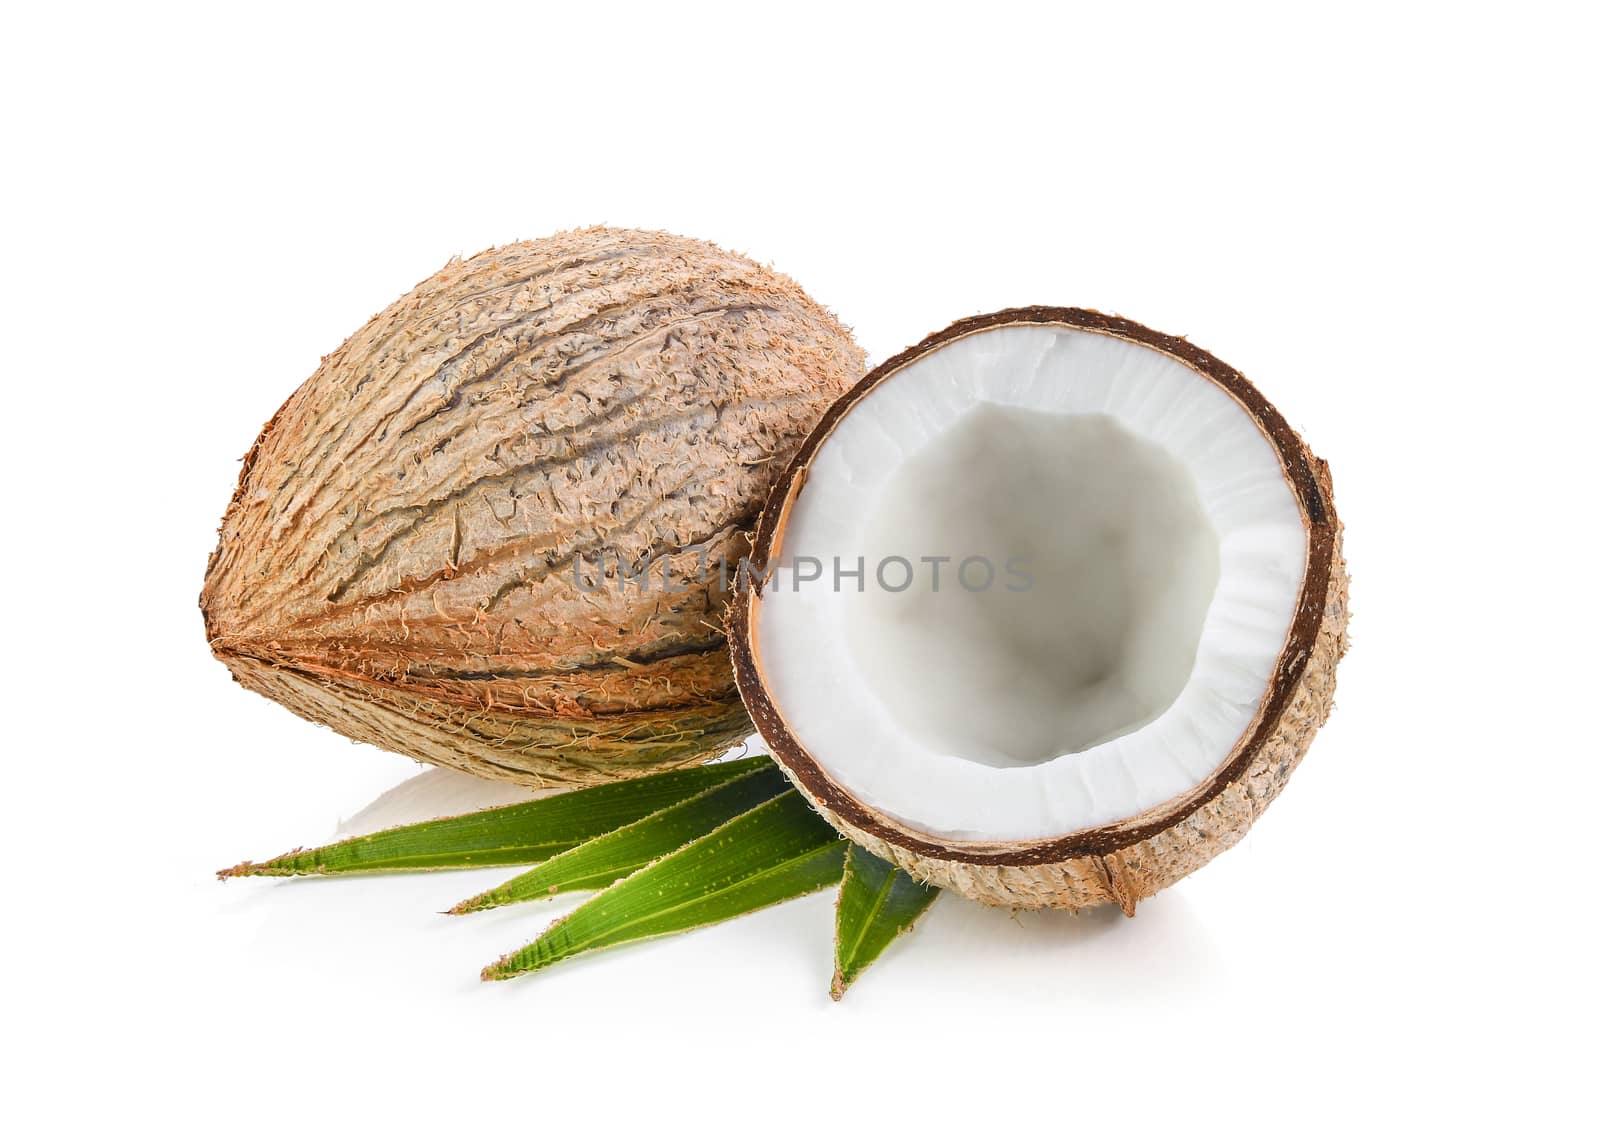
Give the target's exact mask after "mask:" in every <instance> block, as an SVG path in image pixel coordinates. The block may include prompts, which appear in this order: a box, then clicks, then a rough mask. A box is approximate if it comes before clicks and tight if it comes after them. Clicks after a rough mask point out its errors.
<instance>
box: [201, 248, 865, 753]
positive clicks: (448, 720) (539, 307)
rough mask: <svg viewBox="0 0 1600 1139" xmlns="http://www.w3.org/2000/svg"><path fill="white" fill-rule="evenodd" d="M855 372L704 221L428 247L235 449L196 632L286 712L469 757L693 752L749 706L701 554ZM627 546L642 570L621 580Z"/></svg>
mask: <svg viewBox="0 0 1600 1139" xmlns="http://www.w3.org/2000/svg"><path fill="white" fill-rule="evenodd" d="M862 370H863V362H862V356H861V352H860V350H859V349H858V348H857V347H856V346H855V344H854V342H853V341H852V340H851V338H850V335H849V332H848V331H847V330H846V329H845V328H844V327H842V326H841V325H840V324H839V322H838V321H837V320H836V319H835V318H834V317H833V316H832V315H831V314H830V313H828V312H827V311H825V310H824V309H822V308H821V307H819V306H818V305H817V304H816V303H814V302H813V301H812V300H811V299H810V298H809V297H807V296H806V294H805V293H804V292H802V291H801V290H800V288H799V286H797V285H796V284H795V283H794V282H793V281H791V280H789V279H788V278H787V277H783V276H781V275H779V274H777V273H774V272H772V271H770V270H768V269H766V268H763V267H762V266H759V265H756V264H754V263H753V262H751V261H749V260H747V259H745V258H743V257H739V256H736V255H733V254H729V253H726V252H724V251H722V250H720V249H717V248H716V247H715V246H712V245H708V244H705V243H703V242H699V241H693V240H689V239H685V238H681V237H674V236H671V235H669V234H663V233H650V232H641V231H634V230H616V229H589V230H582V231H576V232H571V233H563V234H558V235H556V236H554V237H549V238H545V239H543V240H540V241H533V242H522V243H518V244H515V245H508V246H505V247H503V248H499V249H490V250H486V251H484V252H483V253H480V254H478V255H477V256H475V257H472V258H469V259H467V260H465V261H462V260H453V261H451V262H450V263H449V264H448V265H446V266H445V267H444V268H443V269H441V270H440V271H439V272H438V273H436V274H434V275H433V276H432V277H430V278H428V279H427V280H426V281H423V282H422V283H421V284H420V285H418V286H417V287H416V288H415V289H413V290H412V291H411V292H409V293H407V294H406V295H405V296H404V297H402V298H400V300H398V301H396V302H395V303H394V304H392V305H390V306H389V307H388V308H387V309H385V310H384V311H383V312H381V313H379V314H378V315H377V316H375V317H373V318H372V319H371V320H370V321H368V322H367V324H366V326H365V327H363V328H362V329H361V330H360V331H358V332H357V333H356V334H355V335H354V336H352V337H350V339H349V340H347V341H346V342H345V343H344V345H343V346H342V347H340V348H339V350H338V351H337V352H335V353H333V354H332V355H331V356H328V357H326V358H325V359H324V360H323V361H322V365H321V367H319V368H318V369H317V370H316V372H315V374H313V375H312V377H311V378H310V379H309V380H307V381H306V382H305V383H304V384H303V385H302V386H301V387H300V389H299V390H298V391H296V392H295V393H294V395H292V396H291V397H290V398H289V400H288V402H287V403H285V404H284V405H283V407H282V408H281V409H279V411H278V413H277V415H275V416H274V417H273V418H272V420H271V422H269V423H268V424H267V425H266V427H265V428H264V429H263V431H262V432H261V435H260V437H259V438H258V439H257V440H256V444H255V446H254V447H253V448H252V449H251V451H250V453H249V455H248V456H246V458H245V461H244V470H243V472H242V473H241V475H240V478H239V485H238V489H237V490H236V491H235V492H234V496H233V501H232V503H231V504H230V505H229V507H228V510H227V514H226V516H225V517H224V518H223V521H222V528H221V537H220V540H219V542H218V545H217V549H216V552H215V553H214V554H213V555H212V557H211V561H210V564H209V566H208V567H207V571H206V581H205V588H204V591H203V593H202V594H201V599H200V601H201V608H202V610H203V612H204V614H205V622H206V635H207V637H208V638H209V639H210V642H211V648H212V651H213V652H214V653H215V654H216V655H217V656H218V657H219V658H220V659H221V660H222V661H224V662H225V663H226V664H227V665H228V667H229V668H230V669H231V670H232V671H233V674H234V676H235V677H236V678H237V679H238V680H239V682H240V683H241V684H243V685H245V687H247V688H250V689H253V690H255V691H257V692H260V693H262V694H264V695H266V696H269V697H271V698H272V699H274V700H277V701H279V702H281V703H282V704H284V705H286V706H287V707H289V708H290V709H292V710H293V711H295V712H297V713H299V714H300V715H302V716H304V717H306V718H307V719H310V720H315V721H317V722H319V723H323V724H327V725H329V726H331V727H333V728H335V729H336V730H338V731H340V732H343V733H344V734H345V735H348V736H350V737H352V738H354V739H358V740H363V741H366V742H368V743H372V744H376V745H378V746H379V747H383V748H387V749H390V750H392V751H398V752H403V753H405V754H407V755H412V756H415V757H417V758H418V759H423V760H427V761H429V762H433V763H439V764H443V765H446V766H449V767H456V768H460V769H463V770H466V771H470V772H473V773H474V774H478V775H486V776H491V777H494V778H500V779H508V780H512V781H515V782H520V783H527V784H531V785H543V784H566V783H572V784H582V783H592V782H596V781H600V780H604V779H608V778H616V777H623V776H627V775H632V774H637V773H639V772H641V771H644V770H647V769H652V768H657V767H660V766H662V765H677V764H684V763H689V762H693V761H696V760H698V759H701V758H703V757H705V756H708V755H712V754H715V753H717V752H719V751H721V750H722V749H724V748H726V747H727V746H728V745H730V744H732V743H734V742H736V741H738V740H739V739H741V738H742V737H743V736H744V735H746V734H747V733H748V731H749V720H748V718H747V716H746V715H745V712H744V710H743V708H742V707H741V705H740V703H739V698H738V694H737V692H736V690H735V688H734V683H733V678H732V674H731V671H730V667H729V661H728V655H727V648H726V642H725V638H724V635H723V630H722V620H721V614H722V608H723V604H724V602H725V599H726V588H725V587H724V586H723V585H722V584H721V582H720V581H719V578H718V574H717V573H716V566H717V565H718V563H719V560H720V559H723V558H726V559H727V560H728V563H729V564H730V565H735V564H736V563H737V559H738V558H739V557H740V556H741V555H742V554H744V553H745V552H746V550H747V541H746V533H747V531H748V530H749V528H750V527H751V525H752V524H753V522H754V520H755V517H756V513H757V511H758V510H759V508H760V504H761V502H762V500H763V499H764V497H765V495H766V493H767V491H768V490H769V489H770V487H771V484H772V482H773V480H774V478H775V477H776V476H777V474H778V473H779V472H780V471H782V470H783V468H784V465H785V464H786V463H787V462H788V460H789V458H790V457H791V455H792V454H793V452H794V451H795V449H796V447H797V446H798V445H799V443H800V441H801V440H802V439H803V437H804V435H805V433H806V431H807V430H808V429H809V428H810V427H812V426H813V425H814V424H815V423H816V422H817V420H818V418H819V417H820V416H821V414H822V412H823V410H824V409H825V408H826V407H827V406H828V404H829V403H831V402H832V401H833V399H834V398H835V397H837V396H838V395H839V394H840V393H841V392H843V391H844V390H846V389H847V388H848V387H849V385H850V384H852V383H853V382H855V381H856V380H857V379H858V378H859V377H860V375H861V372H862ZM602 559H604V564H605V574H606V576H605V578H604V579H603V580H602V579H600V578H599V577H597V576H596V575H597V567H598V566H599V565H600V564H601V560H602ZM646 559H650V560H651V562H652V564H653V565H654V566H655V569H654V571H653V574H652V581H651V584H650V588H649V589H648V590H644V589H640V588H638V587H637V586H636V585H632V584H625V583H623V582H620V581H619V579H618V574H617V565H618V563H619V562H620V563H621V564H622V565H624V566H627V567H630V568H631V569H633V570H636V569H637V568H638V567H639V566H641V565H642V564H644V562H645V560H646ZM663 559H666V562H665V564H667V565H670V568H671V578H672V583H673V587H674V588H675V589H679V590H681V592H667V591H666V590H665V589H664V587H663V572H664V571H663ZM702 564H705V565H708V566H710V567H711V572H710V573H709V574H702V572H701V566H702ZM580 580H581V581H582V582H583V584H584V585H586V586H589V587H591V588H590V589H589V590H585V589H583V588H580V586H579V581H580ZM686 584H687V587H685V586H686Z"/></svg>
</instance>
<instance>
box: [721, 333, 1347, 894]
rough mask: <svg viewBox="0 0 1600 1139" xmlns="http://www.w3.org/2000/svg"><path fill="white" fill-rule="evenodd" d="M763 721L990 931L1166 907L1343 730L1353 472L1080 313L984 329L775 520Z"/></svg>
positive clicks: (946, 353)
mask: <svg viewBox="0 0 1600 1139" xmlns="http://www.w3.org/2000/svg"><path fill="white" fill-rule="evenodd" d="M751 561H752V563H753V564H752V567H751V569H752V572H750V573H747V574H746V575H745V576H744V577H743V579H742V580H741V583H740V589H739V590H738V591H737V593H736V594H735V598H734V601H733V606H732V611H731V614H730V622H729V624H730V634H731V638H732V641H733V656H734V670H735V675H736V677H737V679H738V683H739V688H740V691H741V693H742V695H743V697H744V699H745V703H746V705H747V706H748V707H749V709H750V712H751V716H752V718H753V719H754V721H755V723H756V726H757V727H758V728H759V729H760V731H761V733H762V735H763V736H765V737H766V739H767V741H768V743H769V744H770V745H771V747H772V750H773V753H774V755H775V756H776V758H777V759H778V761H779V762H780V763H781V764H782V765H783V766H784V768H785V769H786V770H787V771H788V772H789V774H790V775H791V776H792V777H793V779H794V781H795V782H796V784H798V786H799V787H800V788H801V790H802V791H803V792H804V793H805V794H806V795H807V796H808V797H809V798H810V799H811V801H812V802H813V803H814V804H815V805H816V806H817V808H818V809H819V810H820V811H821V812H822V813H823V815H824V816H826V817H827V818H828V819H829V821H830V822H832V823H833V824H834V825H835V826H837V827H838V828H839V829H840V830H841V831H843V832H844V833H845V834H847V835H849V836H850V837H851V838H852V839H854V840H855V841H857V842H859V843H861V844H862V845H863V846H865V847H867V848H868V849H870V850H872V851H873V852H875V853H877V854H879V855H880V856H882V857H885V858H888V859H891V860H892V861H894V862H895V863H897V864H899V865H900V866H902V867H904V868H905V869H907V870H908V871H910V872H911V873H912V874H914V875H916V876H917V877H919V878H922V879H925V880H929V881H932V882H935V883H937V884H939V885H941V886H945V887H949V888H951V889H954V890H957V891H959V892H961V893H963V894H966V895H967V896H969V897H972V898H975V899H977V900H979V901H983V902H988V903H993V904H999V905H1010V906H1023V907H1039V906H1062V907H1069V908H1076V907H1081V906H1087V905H1093V904H1096V903H1100V902H1106V901H1112V902H1116V903H1117V904H1118V905H1120V906H1121V907H1122V908H1123V909H1124V910H1125V911H1126V912H1127V913H1129V914H1131V913H1132V912H1133V909H1134V906H1135V904H1136V903H1137V902H1138V900H1139V899H1140V898H1144V897H1148V896H1149V895H1150V894H1153V893H1155V892H1156V891H1157V890H1159V889H1161V888H1162V887H1164V886H1167V885H1170V884H1171V883H1172V882H1174V881H1176V880H1177V879H1179V878H1181V877H1183V876H1184V875H1185V874H1188V873H1189V872H1191V871H1192V870H1195V869H1196V868H1198V867H1199V866H1201V865H1203V864H1204V863H1205V862H1207V861H1209V860H1210V859H1211V858H1212V857H1213V856H1215V855H1216V854H1217V853H1219V852H1220V851H1222V850H1225V849H1226V848H1227V847H1229V846H1231V845H1232V844H1233V843H1234V842H1236V841H1237V840H1238V839H1239V837H1240V836H1241V835H1243V834H1244V832H1245V830H1247V829H1248V828H1249V826H1250V824H1251V823H1252V822H1253V821H1254V820H1255V818H1256V816H1257V815H1258V814H1260V813H1261V811H1262V810H1263V809H1264V808H1265V807H1266V806H1267V804H1268V803H1270V802H1271V801H1272V800H1273V798H1274V797H1275V796H1276V795H1277V794H1278V792H1279V791H1280V790H1281V789H1282V787H1283V785H1284V783H1285V782H1286V781H1287V780H1288V777H1289V774H1290V772H1291V771H1292V770H1293V769H1294V767H1295V765H1296V764H1297V763H1298V762H1299V760H1300V758H1301V757H1302V756H1303V755H1304V754H1305V751H1306V748H1307V746H1308V745H1309V743H1310V741H1311V737H1312V735H1313V733H1315V731H1316V730H1317V728H1318V727H1320V726H1321V724H1322V723H1323V721H1324V720H1326V719H1327V716H1328V713H1329V711H1330V709H1331V707H1332V700H1333V687H1334V666H1335V664H1336V663H1337V661H1338V660H1339V658H1340V656H1341V655H1342V654H1343V653H1344V650H1345V647H1346V639H1345V620H1346V607H1345V600H1346V579H1345V572H1344V563H1343V560H1342V557H1341V553H1340V527H1339V521H1338V518H1337V516H1336V515H1335V513H1334V507H1333V497H1332V488H1331V484H1330V483H1329V479H1328V469H1327V465H1326V464H1324V463H1323V462H1322V461H1321V460H1319V459H1317V458H1316V457H1315V456H1314V455H1312V454H1311V452H1310V451H1309V450H1308V449H1307V448H1306V446H1305V444H1304V443H1302V442H1301V440H1300V438H1299V436H1297V435H1296V434H1295V433H1294V431H1292V430H1291V429H1290V428H1289V426H1288V424H1287V423H1286V422H1285V421H1284V419H1283V417H1282V416H1281V415H1280V414H1279V413H1278V412H1277V410H1276V409H1275V408H1273V406H1272V405H1271V404H1270V403H1268V402H1267V401H1266V400H1265V399H1264V398H1263V397H1262V396H1261V393H1260V392H1258V391H1257V390H1256V389H1255V388H1254V387H1253V386H1252V385H1251V384H1250V383H1249V382H1248V381H1247V380H1246V379H1245V378H1244V377H1243V376H1241V375H1240V374H1239V373H1238V372H1236V371H1234V370H1233V369H1232V368H1230V367H1228V366H1227V365H1226V364H1224V363H1222V362H1221V361H1220V360H1218V359H1216V358H1215V357H1213V356H1211V355H1210V354H1208V353H1206V352H1203V351H1201V350H1200V349H1198V348H1196V347H1194V346H1193V345H1192V344H1190V343H1188V342H1187V341H1185V340H1183V339H1180V338H1177V337H1172V336H1165V335H1162V334H1160V333H1157V332H1152V331H1151V330H1149V329H1147V328H1143V327H1141V326H1140V325H1137V324H1134V323H1132V322H1131V321H1127V320H1123V319H1121V318H1118V317H1111V316H1105V315H1103V314H1101V313H1097V312H1091V311H1086V310H1083V309H1059V308H1027V309H1013V310H1009V311H1006V312H999V313H994V314H992V315H988V316H980V317H974V318H972V319H969V320H964V321H961V322H959V323H957V324H955V325H953V326H952V327H950V328H948V329H946V330H945V331H943V332H940V333H937V334H936V335H934V336H931V337H929V338H928V339H927V340H925V341H923V342H922V343H921V344H919V345H917V346H916V347H915V348H912V349H910V350H908V351H906V352H904V353H902V354H901V355H899V356H896V357H895V358H894V359H892V360H889V361H888V362H887V363H885V364H884V365H882V366H881V367H879V368H878V369H876V370H875V371H873V372H872V373H871V374H870V375H868V376H867V377H866V378H865V379H864V380H862V381H861V383H859V384H858V385H857V386H856V387H854V388H853V389H852V390H851V391H850V392H848V393H847V394H846V395H844V396H843V397H841V398H840V400H839V401H838V402H837V403H835V404H834V405H833V407H832V408H831V409H830V410H829V411H828V413H827V415H826V416H825V417H824V418H823V420H822V422H821V424H820V425H819V426H818V427H817V429H816V430H815V431H814V432H813V433H812V434H811V436H810V437H809V438H808V439H807V441H806V442H805V444H804V445H803V446H802V447H801V449H800V451H799V452H798V453H797V455H796V457H795V458H794V460H793V461H792V462H791V463H790V465H789V467H788V469H787V471H786V472H785V473H784V475H783V476H782V478H781V479H780V480H779V481H778V483H777V484H776V486H775V488H774V490H773V492H772V496H771V498H770V499H769V500H768V503H767V507H766V510H765V512H764V513H763V515H762V518H761V522H760V525H759V528H758V530H757V533H756V537H755V541H754V547H753V553H752V559H751Z"/></svg>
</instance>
